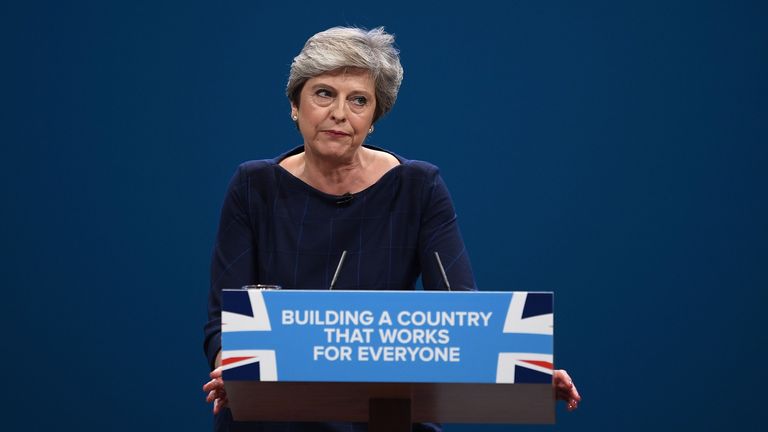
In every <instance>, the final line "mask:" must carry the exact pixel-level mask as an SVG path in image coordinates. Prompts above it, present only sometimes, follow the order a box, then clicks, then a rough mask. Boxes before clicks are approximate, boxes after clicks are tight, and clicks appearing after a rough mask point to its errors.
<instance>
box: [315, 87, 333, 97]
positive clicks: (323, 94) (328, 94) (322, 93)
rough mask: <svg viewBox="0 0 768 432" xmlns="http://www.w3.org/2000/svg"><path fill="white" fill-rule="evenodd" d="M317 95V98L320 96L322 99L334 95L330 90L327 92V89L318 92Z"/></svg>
mask: <svg viewBox="0 0 768 432" xmlns="http://www.w3.org/2000/svg"><path fill="white" fill-rule="evenodd" d="M315 95H316V96H320V97H322V98H330V97H333V95H332V94H331V92H330V90H326V89H319V90H318V91H316V92H315Z"/></svg>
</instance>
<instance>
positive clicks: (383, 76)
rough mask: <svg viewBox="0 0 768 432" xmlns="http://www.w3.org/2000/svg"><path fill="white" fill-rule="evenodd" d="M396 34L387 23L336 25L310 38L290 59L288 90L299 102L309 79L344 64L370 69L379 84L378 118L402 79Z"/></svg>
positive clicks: (377, 96) (390, 100) (374, 116)
mask: <svg viewBox="0 0 768 432" xmlns="http://www.w3.org/2000/svg"><path fill="white" fill-rule="evenodd" d="M394 42H395V37H394V36H393V35H391V34H389V33H387V32H385V31H384V27H377V28H375V29H373V30H363V29H360V28H357V27H333V28H330V29H328V30H325V31H322V32H320V33H317V34H316V35H314V36H312V37H311V38H309V40H307V43H306V44H304V48H302V50H301V52H300V53H299V55H297V56H296V57H294V59H293V63H291V74H290V76H289V77H288V85H287V87H286V89H285V93H286V95H287V96H288V99H289V100H290V101H291V102H293V103H294V104H295V105H296V106H298V105H299V95H300V94H301V89H302V88H303V87H304V84H305V83H306V82H307V80H308V79H310V78H313V77H316V76H318V75H321V74H323V73H326V72H330V71H333V70H336V69H340V68H344V67H355V68H361V69H367V70H369V71H370V73H371V76H372V77H373V81H374V83H375V86H376V110H375V111H374V114H373V121H374V122H375V121H376V120H378V119H379V118H380V117H381V116H383V115H384V114H386V113H388V112H389V110H391V109H392V106H393V105H394V104H395V100H396V99H397V92H398V90H400V83H401V82H402V81H403V67H402V66H401V65H400V52H399V51H398V50H397V48H395V46H394Z"/></svg>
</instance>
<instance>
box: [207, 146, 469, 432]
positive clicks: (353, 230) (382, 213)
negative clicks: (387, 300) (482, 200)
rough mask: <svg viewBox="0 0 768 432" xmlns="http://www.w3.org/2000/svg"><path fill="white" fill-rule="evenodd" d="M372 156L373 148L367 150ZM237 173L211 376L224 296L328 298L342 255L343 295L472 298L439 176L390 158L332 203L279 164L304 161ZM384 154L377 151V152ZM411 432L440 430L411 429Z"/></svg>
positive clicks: (217, 250)
mask: <svg viewBox="0 0 768 432" xmlns="http://www.w3.org/2000/svg"><path fill="white" fill-rule="evenodd" d="M371 148H374V149H376V148H375V147H371ZM303 150H304V149H303V147H298V148H295V149H293V150H291V151H289V152H286V153H284V154H282V155H280V156H278V157H277V158H275V159H266V160H258V161H249V162H245V163H243V164H241V165H240V166H239V167H238V169H237V171H236V173H235V175H234V176H233V178H232V180H231V182H230V184H229V189H228V191H227V195H226V198H225V200H224V205H223V208H222V211H221V219H220V221H219V230H218V235H217V239H216V245H215V247H214V251H213V257H212V262H211V288H210V295H209V300H208V323H207V324H206V326H205V342H204V349H205V352H206V355H207V356H208V362H209V364H210V365H211V367H213V364H214V360H215V358H216V354H217V353H218V352H219V350H220V349H221V290H222V289H225V288H240V287H242V286H243V285H252V284H257V283H261V284H276V285H281V286H282V287H283V289H328V288H329V286H330V284H331V279H332V278H333V274H334V272H335V270H336V266H337V264H338V262H339V259H340V257H341V254H342V252H343V251H345V250H346V251H347V257H346V259H345V261H344V265H343V267H342V269H341V272H340V274H339V277H338V279H337V281H336V285H335V289H340V290H413V289H415V285H416V280H417V279H418V277H419V276H420V275H421V277H422V284H423V286H424V288H425V289H429V290H441V289H445V284H444V282H443V278H442V275H441V273H440V269H439V266H438V264H437V262H436V260H435V257H434V253H435V251H437V252H438V253H439V254H440V259H441V261H442V263H443V266H444V267H445V271H446V274H447V276H448V281H449V282H450V284H451V289H454V290H474V289H475V281H474V277H473V275H472V269H471V267H470V263H469V257H468V256H467V251H466V249H465V247H464V241H463V240H462V238H461V234H460V232H459V227H458V224H457V221H456V212H455V210H454V207H453V203H452V201H451V198H450V195H449V193H448V190H447V189H446V187H445V184H444V182H443V180H442V178H441V177H440V174H439V171H438V169H437V167H435V166H434V165H431V164H429V163H426V162H421V161H412V160H407V159H404V158H402V157H400V156H398V155H394V156H395V157H396V158H397V159H398V160H399V161H400V165H398V166H396V167H394V168H392V169H391V170H390V171H388V172H387V173H386V174H385V175H384V176H383V177H382V178H381V179H379V181H377V182H376V183H375V184H373V185H371V186H370V187H369V188H367V189H365V190H363V191H361V192H359V193H356V194H354V195H352V196H336V195H329V194H326V193H323V192H320V191H318V190H317V189H314V188H313V187H311V186H309V185H308V184H306V183H304V182H303V181H301V180H299V179H298V178H296V177H294V176H293V175H292V174H290V173H289V172H288V171H286V170H285V169H284V168H283V167H281V166H280V165H279V162H280V161H281V160H283V159H284V158H286V157H288V156H291V155H293V154H297V153H300V152H302V151H303ZM376 150H380V149H376ZM215 430H217V431H227V430H230V431H238V430H243V431H246V430H247V431H265V432H266V431H288V430H290V431H293V432H296V431H345V432H347V431H364V430H366V427H365V425H361V424H349V423H344V424H319V423H295V422H294V423H241V422H234V421H232V420H231V414H230V412H229V410H226V409H225V410H224V412H223V413H222V414H220V415H219V416H217V418H216V419H215ZM414 430H439V429H437V428H436V427H433V426H432V425H415V426H414Z"/></svg>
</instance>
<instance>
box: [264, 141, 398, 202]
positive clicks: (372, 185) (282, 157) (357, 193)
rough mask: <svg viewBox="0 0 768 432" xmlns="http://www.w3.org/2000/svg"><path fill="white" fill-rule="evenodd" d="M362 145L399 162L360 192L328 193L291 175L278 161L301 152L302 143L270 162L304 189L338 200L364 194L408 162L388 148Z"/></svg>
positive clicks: (302, 149)
mask: <svg viewBox="0 0 768 432" xmlns="http://www.w3.org/2000/svg"><path fill="white" fill-rule="evenodd" d="M363 147H366V148H369V149H371V150H378V151H382V152H384V153H388V154H391V155H392V156H394V157H395V159H397V161H398V162H400V163H399V164H398V165H395V166H393V167H392V168H390V169H389V171H387V172H385V173H384V175H382V176H381V177H379V179H378V180H376V181H375V182H373V183H372V184H371V185H370V186H368V187H367V188H365V189H363V190H361V191H360V192H356V193H347V194H343V195H334V194H329V193H326V192H323V191H321V190H320V189H317V188H316V187H314V186H312V185H310V184H309V183H307V182H305V181H304V180H302V179H300V178H298V177H296V176H295V175H293V174H292V173H291V172H290V171H288V170H287V169H285V168H284V167H283V166H282V165H280V161H282V160H283V159H285V158H287V157H289V156H293V155H295V154H299V153H301V152H302V151H304V146H303V145H302V146H298V147H295V148H293V149H291V150H288V151H287V152H285V153H283V154H281V155H279V156H277V157H276V158H274V159H272V163H273V165H274V166H275V167H276V168H277V169H278V170H280V171H282V172H283V173H284V174H285V175H286V176H287V177H288V178H289V179H291V180H292V181H293V182H294V183H297V184H300V185H303V187H304V188H306V189H308V190H310V191H312V192H314V193H316V194H318V195H320V196H322V197H324V198H326V199H330V200H333V201H337V200H339V199H341V198H344V197H348V196H352V197H359V196H361V195H364V194H366V193H367V192H368V191H370V190H372V189H373V188H375V187H376V186H378V185H379V184H381V183H383V181H384V180H385V179H387V178H388V177H390V176H392V175H394V174H393V173H394V172H396V171H398V169H399V168H400V167H402V166H403V165H405V164H406V163H407V162H408V160H407V159H405V158H403V157H402V156H400V155H398V154H397V153H393V152H391V151H388V150H385V149H383V148H380V147H376V146H372V145H370V144H363Z"/></svg>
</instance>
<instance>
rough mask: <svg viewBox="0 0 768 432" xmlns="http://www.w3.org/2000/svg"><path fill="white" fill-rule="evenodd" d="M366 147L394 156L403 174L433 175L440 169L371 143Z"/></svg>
mask: <svg viewBox="0 0 768 432" xmlns="http://www.w3.org/2000/svg"><path fill="white" fill-rule="evenodd" d="M367 147H369V148H370V149H372V150H376V151H379V152H383V153H386V154H388V155H390V156H392V157H394V158H395V159H397V161H398V162H399V163H400V166H401V167H402V172H403V173H404V174H408V175H423V176H434V175H436V174H438V173H439V172H440V169H439V168H438V167H437V166H436V165H434V164H432V163H430V162H426V161H422V160H417V159H407V158H405V157H403V156H401V155H399V154H397V153H395V152H393V151H391V150H385V149H383V148H380V147H376V146H372V145H368V146H367Z"/></svg>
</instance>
